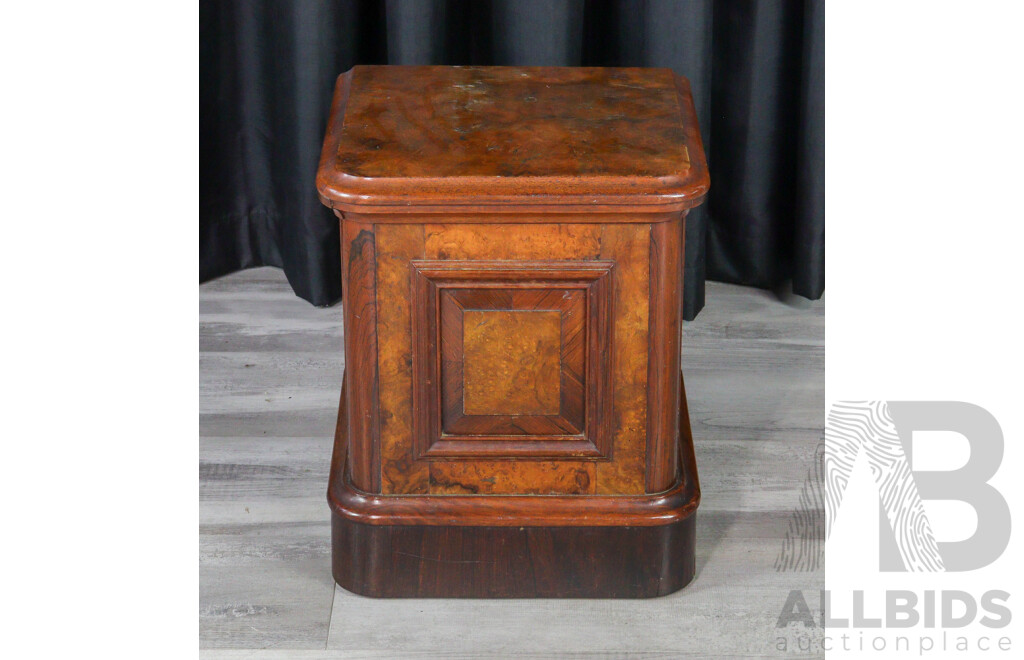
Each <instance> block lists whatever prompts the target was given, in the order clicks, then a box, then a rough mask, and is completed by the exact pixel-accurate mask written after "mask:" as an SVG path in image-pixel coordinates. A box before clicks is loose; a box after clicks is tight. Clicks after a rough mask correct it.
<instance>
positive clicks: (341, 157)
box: [317, 67, 708, 597]
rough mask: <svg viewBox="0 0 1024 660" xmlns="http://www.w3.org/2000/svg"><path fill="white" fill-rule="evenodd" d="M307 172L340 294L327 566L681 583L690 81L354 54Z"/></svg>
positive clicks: (690, 481) (608, 584)
mask: <svg viewBox="0 0 1024 660" xmlns="http://www.w3.org/2000/svg"><path fill="white" fill-rule="evenodd" d="M317 188H318V191H319V193H320V197H321V200H322V201H323V202H324V203H325V204H326V205H328V206H330V207H331V208H332V209H333V210H334V212H335V214H336V215H337V216H338V218H339V220H340V223H341V235H342V245H341V248H342V277H343V286H344V293H345V299H344V315H345V358H346V359H345V363H346V370H347V373H346V376H345V383H346V384H345V386H344V387H343V392H342V401H341V404H340V408H339V422H338V427H337V431H336V437H335V452H334V458H333V460H332V467H331V479H330V486H329V491H328V500H329V502H330V506H331V511H332V529H333V567H334V576H335V579H336V580H337V582H338V583H339V584H340V585H341V586H343V587H345V588H347V589H350V590H351V591H355V592H357V593H361V594H366V595H373V596H438V597H440V596H449V597H451V596H466V597H537V596H540V597H547V596H550V597H650V596H658V595H663V594H666V593H670V592H671V591H674V590H676V589H678V588H680V587H682V586H683V585H685V584H686V583H687V582H689V581H690V580H691V579H692V577H693V570H694V569H693V565H694V560H693V558H694V542H695V512H696V508H697V505H698V503H699V499H700V491H699V487H698V484H697V472H696V465H695V462H694V459H693V440H692V437H691V435H690V430H689V419H688V416H687V412H686V399H685V393H684V391H683V388H682V385H681V381H680V380H679V377H678V374H679V369H680V363H679V353H680V331H681V312H682V307H681V305H682V266H683V256H682V255H683V251H684V245H683V235H684V232H683V228H684V223H685V217H686V214H687V212H688V210H689V209H690V208H693V207H694V206H696V205H697V204H699V203H700V202H701V201H702V200H703V198H704V196H705V194H706V193H707V189H708V172H707V167H706V165H705V161H704V151H703V146H702V145H701V140H700V134H699V131H698V128H697V123H696V114H695V112H694V106H693V101H692V98H691V96H690V89H689V84H688V83H687V81H686V80H685V79H684V78H681V77H679V76H676V75H675V74H673V73H672V72H671V71H669V70H667V69H597V68H572V69H570V68H556V67H356V68H354V69H353V70H351V71H349V72H348V73H345V74H343V75H342V76H340V77H339V78H338V82H337V88H336V92H335V97H334V102H333V105H332V108H331V116H330V120H329V124H328V128H327V134H326V136H325V139H324V147H323V151H322V154H321V160H320V168H319V171H318V175H317Z"/></svg>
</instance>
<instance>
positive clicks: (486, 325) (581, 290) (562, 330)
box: [412, 260, 612, 459]
mask: <svg viewBox="0 0 1024 660" xmlns="http://www.w3.org/2000/svg"><path fill="white" fill-rule="evenodd" d="M412 267H413V268H412V278H413V308H414V310H415V313H414V315H413V370H414V378H413V400H414V403H415V406H416V408H417V410H419V411H421V413H420V414H417V415H416V417H415V418H414V430H413V436H414V437H413V443H414V446H415V448H416V450H417V451H416V457H417V458H426V459H431V458H480V459H483V458H486V459H494V458H499V459H500V458H524V457H536V458H567V459H568V458H572V459H579V458H596V459H603V458H610V454H611V434H610V416H609V415H607V414H602V411H604V410H607V409H608V407H607V406H606V405H605V404H607V403H610V401H611V377H612V375H611V371H610V356H611V350H610V342H611V333H612V330H611V319H612V317H611V291H612V288H611V272H612V263H611V262H608V261H577V262H556V263H552V262H544V263H543V264H538V263H534V262H519V261H517V262H491V261H420V260H414V261H413V262H412Z"/></svg>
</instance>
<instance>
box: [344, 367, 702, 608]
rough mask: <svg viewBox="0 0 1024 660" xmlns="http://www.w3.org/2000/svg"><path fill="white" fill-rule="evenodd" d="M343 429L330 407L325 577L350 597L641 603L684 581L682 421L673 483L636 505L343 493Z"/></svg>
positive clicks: (688, 482) (688, 507)
mask: <svg viewBox="0 0 1024 660" xmlns="http://www.w3.org/2000/svg"><path fill="white" fill-rule="evenodd" d="M342 389H343V391H344V389H345V388H344V386H343V388H342ZM678 391H679V394H680V397H681V398H683V403H682V407H683V408H684V409H685V391H684V389H683V387H682V386H681V385H680V387H679V388H678ZM345 428H347V423H346V421H345V406H340V408H339V413H338V424H337V431H336V433H335V442H334V455H333V458H332V462H331V476H330V484H329V486H328V493H327V499H328V502H329V503H330V506H331V537H332V546H333V548H334V552H333V562H332V571H333V574H334V579H335V580H336V581H337V582H338V584H339V585H341V586H342V587H344V588H345V589H347V590H349V591H352V592H353V593H357V594H361V595H365V596H374V597H419V598H528V597H537V598H651V597H655V596H664V595H666V594H670V593H672V592H674V591H677V590H679V589H681V588H683V587H684V586H686V585H687V584H688V583H689V582H690V581H691V580H692V579H693V577H694V573H695V540H696V511H697V506H698V504H699V503H700V484H699V481H698V477H697V465H696V461H695V458H694V454H693V439H692V435H691V433H690V429H689V419H688V417H683V428H682V429H681V433H680V434H679V437H680V438H681V445H680V452H679V456H680V464H681V465H680V479H679V481H678V482H677V483H676V484H675V485H674V486H673V488H671V489H669V490H668V491H665V492H664V493H658V494H654V495H645V496H637V497H614V496H613V497H573V496H567V497H558V496H547V497H537V496H440V495H433V496H375V495H371V494H369V493H364V492H360V491H358V490H357V489H356V488H354V487H353V486H352V484H351V481H350V478H349V475H348V472H347V470H346V458H345V456H346V447H347V442H346V438H345V436H344V429H345Z"/></svg>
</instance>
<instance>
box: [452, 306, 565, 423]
mask: <svg viewBox="0 0 1024 660" xmlns="http://www.w3.org/2000/svg"><path fill="white" fill-rule="evenodd" d="M561 325H562V322H561V312H558V311H533V310H531V311H505V312H500V311H492V310H465V311H464V312H463V314H462V345H463V364H462V371H463V383H464V391H463V399H462V409H463V412H464V413H465V414H466V415H557V414H558V412H559V410H560V407H561V406H560V399H561V397H560V393H561V388H560V387H559V380H560V371H561V370H560V369H559V354H560V350H559V349H560V347H561V340H560V334H561V333H560V330H561Z"/></svg>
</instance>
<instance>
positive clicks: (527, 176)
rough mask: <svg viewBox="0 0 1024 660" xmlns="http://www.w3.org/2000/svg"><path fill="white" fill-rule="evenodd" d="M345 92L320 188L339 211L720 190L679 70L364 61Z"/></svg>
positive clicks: (681, 199)
mask: <svg viewBox="0 0 1024 660" xmlns="http://www.w3.org/2000/svg"><path fill="white" fill-rule="evenodd" d="M334 99H335V100H334V107H333V108H332V109H331V121H330V125H329V127H328V132H327V136H326V138H325V141H324V149H323V154H322V156H321V163H320V172H319V176H318V177H317V187H318V189H319V191H320V196H321V199H322V201H323V202H324V204H326V205H328V206H331V207H332V208H336V209H340V210H345V209H351V210H353V211H355V210H358V211H360V212H373V208H374V207H402V206H405V207H433V206H442V205H443V206H460V207H480V208H478V209H476V210H479V211H486V210H487V209H488V208H490V209H492V210H494V211H501V212H507V211H509V210H510V209H509V205H515V206H520V205H522V206H536V205H557V206H559V207H584V208H586V207H591V208H594V207H598V208H604V207H631V208H634V209H635V208H636V207H643V208H644V209H645V210H648V209H649V210H652V211H654V210H659V211H680V210H685V209H688V208H691V207H693V206H696V205H697V204H699V203H700V201H701V199H702V198H703V196H704V194H705V193H706V192H707V189H708V173H707V168H706V167H705V165H704V153H703V147H702V146H701V141H700V134H699V132H698V130H697V121H696V114H695V112H694V108H693V102H692V100H691V97H690V93H689V83H688V82H687V81H686V79H685V78H682V77H680V76H676V75H675V74H673V72H672V71H671V70H669V69H608V68H558V67H441V66H357V67H355V68H353V69H352V71H351V72H350V73H349V74H346V75H344V76H342V77H340V78H339V79H338V87H337V90H336V93H335V97H334ZM499 205H500V206H501V208H500V209H499V208H495V207H496V206H499ZM410 210H412V209H410ZM419 210H423V209H419ZM580 210H583V209H582V208H581V209H580ZM388 212H397V209H395V208H389V209H388Z"/></svg>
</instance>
